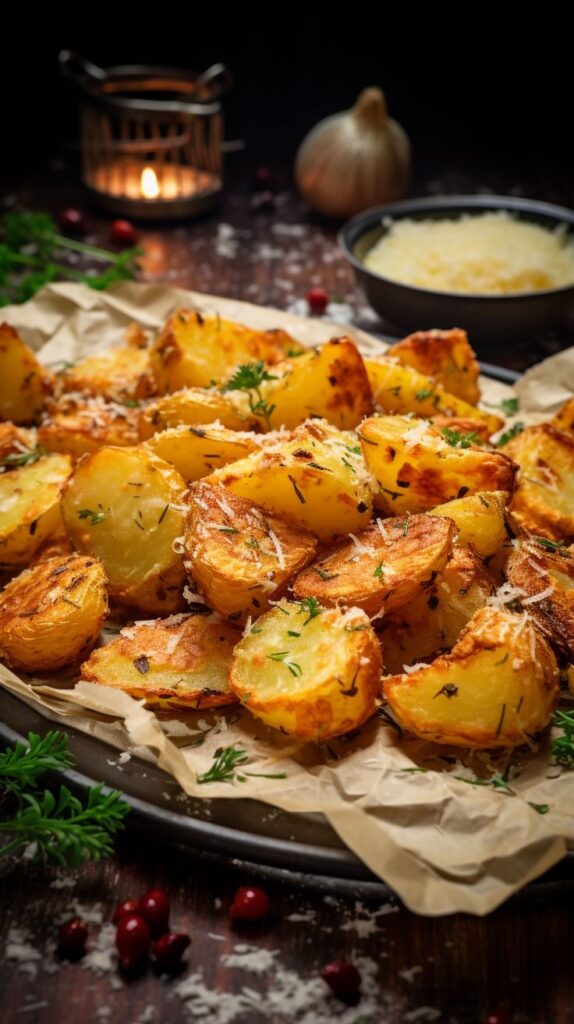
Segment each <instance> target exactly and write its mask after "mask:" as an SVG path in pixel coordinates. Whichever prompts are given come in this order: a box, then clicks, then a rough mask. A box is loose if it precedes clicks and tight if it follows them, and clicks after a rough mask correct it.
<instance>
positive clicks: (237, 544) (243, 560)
mask: <svg viewBox="0 0 574 1024" xmlns="http://www.w3.org/2000/svg"><path fill="white" fill-rule="evenodd" d="M316 548H317V540H316V538H315V537H313V536H312V534H310V533H307V531H306V530H302V529H301V528H300V527H297V526H292V525H291V524H289V523H286V522H284V521H283V520H282V519H280V518H279V517H278V516H275V515H273V514H272V513H269V512H264V511H263V509H261V508H259V507H258V506H257V505H254V504H253V503H252V502H250V501H247V499H246V498H240V497H239V496H238V495H237V494H233V493H232V492H231V491H229V490H227V489H226V488H225V487H222V486H218V487H213V486H211V485H210V484H206V483H198V484H195V485H194V486H193V487H192V488H191V489H190V509H189V514H188V518H187V524H186V530H185V550H186V559H185V564H186V568H187V570H188V572H189V573H190V574H191V576H192V577H193V579H194V580H195V581H196V583H198V585H199V586H200V588H201V590H202V593H203V595H204V597H205V598H206V600H207V602H208V604H209V605H210V607H212V608H215V609H216V611H218V612H221V613H222V615H228V616H232V617H233V618H234V619H235V618H238V619H242V620H243V619H245V617H246V616H247V615H252V616H254V617H255V616H256V615H259V614H260V613H261V612H262V611H265V610H266V609H267V608H268V607H269V601H270V600H271V599H272V598H277V596H278V595H279V594H281V593H282V591H283V590H284V589H285V587H286V585H287V583H288V582H289V580H291V579H292V578H293V576H294V575H295V573H296V572H298V570H299V569H301V568H302V567H303V566H304V565H306V564H307V563H308V562H309V561H310V560H311V558H313V555H314V554H315V550H316Z"/></svg>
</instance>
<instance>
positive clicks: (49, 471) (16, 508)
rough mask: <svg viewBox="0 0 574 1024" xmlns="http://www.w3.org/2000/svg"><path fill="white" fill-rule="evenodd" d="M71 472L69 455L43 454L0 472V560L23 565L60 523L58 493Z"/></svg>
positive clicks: (6, 563) (3, 563)
mask: <svg viewBox="0 0 574 1024" xmlns="http://www.w3.org/2000/svg"><path fill="white" fill-rule="evenodd" d="M71 472H72V460H71V458H70V456H69V455H45V456H42V457H41V458H39V459H37V460H36V461H34V462H30V463H29V464H27V465H25V466H21V467H20V468H18V469H14V470H11V471H10V473H4V474H2V475H0V564H1V566H2V568H6V567H7V566H18V565H27V563H28V562H29V561H30V559H31V558H32V557H33V556H34V554H35V552H36V551H38V549H39V548H40V547H41V546H42V544H44V542H45V541H46V540H47V539H48V538H49V537H51V536H52V535H53V534H55V533H57V532H58V530H59V529H61V526H62V519H61V516H60V494H61V493H62V489H63V487H64V484H65V483H66V480H67V479H68V477H69V476H70V474H71Z"/></svg>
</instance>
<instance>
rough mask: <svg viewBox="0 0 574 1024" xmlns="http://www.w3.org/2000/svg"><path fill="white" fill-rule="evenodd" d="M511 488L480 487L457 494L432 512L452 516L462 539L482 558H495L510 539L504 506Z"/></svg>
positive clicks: (433, 514) (436, 514)
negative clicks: (477, 489)
mask: <svg viewBox="0 0 574 1024" xmlns="http://www.w3.org/2000/svg"><path fill="white" fill-rule="evenodd" d="M509 498H510V495H509V494H508V492H507V491H479V492H478V493H477V494H468V495H467V496H466V497H465V498H455V499H454V500H453V501H447V503H446V504H445V505H439V506H438V508H433V509H431V511H430V513H429V514H430V515H431V516H448V518H449V519H452V521H453V523H455V524H456V526H457V527H458V540H459V543H460V544H464V546H465V547H472V548H473V549H474V551H476V553H477V555H480V557H481V558H492V556H493V555H495V554H496V553H497V552H498V551H500V549H501V548H502V547H503V546H504V544H505V542H506V540H507V539H508V530H507V529H506V520H505V517H504V509H505V507H506V504H507V502H508V500H509Z"/></svg>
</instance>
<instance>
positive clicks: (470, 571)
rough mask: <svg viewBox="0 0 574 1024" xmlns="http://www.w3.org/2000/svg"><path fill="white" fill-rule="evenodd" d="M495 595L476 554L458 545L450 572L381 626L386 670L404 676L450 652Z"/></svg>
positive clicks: (442, 574) (388, 617)
mask: <svg viewBox="0 0 574 1024" xmlns="http://www.w3.org/2000/svg"><path fill="white" fill-rule="evenodd" d="M494 590H495V587H494V583H493V580H492V579H491V576H490V574H489V573H488V572H487V571H486V569H485V568H484V565H483V563H482V562H481V560H480V558H478V556H477V555H476V554H475V553H474V551H471V550H470V549H468V548H463V547H460V546H459V545H455V546H454V548H453V552H452V555H451V557H450V558H449V560H448V562H447V564H446V567H445V568H444V569H443V570H442V572H440V573H439V574H438V576H437V577H436V578H435V579H434V581H433V582H432V585H431V586H429V587H428V588H427V589H426V590H425V591H424V592H421V593H419V594H417V595H416V596H415V597H414V598H413V599H412V600H411V601H409V603H408V604H406V605H404V606H403V607H402V608H401V609H400V611H397V612H393V613H391V614H390V615H385V616H384V617H383V620H382V622H377V624H376V625H377V632H378V633H379V636H381V638H382V641H383V650H384V655H385V670H386V671H388V672H392V673H398V672H402V670H403V666H404V665H412V664H413V663H414V662H418V661H422V660H423V659H427V658H431V657H434V656H435V655H437V654H442V653H443V652H444V651H447V650H449V648H451V647H452V646H453V645H454V644H455V643H456V641H457V640H458V638H459V636H460V633H461V632H462V630H463V628H464V627H465V626H466V624H467V622H468V621H469V620H470V619H471V618H472V616H473V615H474V613H475V612H477V611H478V610H479V608H484V606H485V605H486V603H487V601H488V598H489V597H490V596H491V595H492V594H493V593H494Z"/></svg>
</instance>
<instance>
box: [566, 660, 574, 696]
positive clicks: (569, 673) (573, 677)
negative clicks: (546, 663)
mask: <svg viewBox="0 0 574 1024" xmlns="http://www.w3.org/2000/svg"><path fill="white" fill-rule="evenodd" d="M565 675H566V684H567V686H568V689H569V690H570V693H571V694H572V696H573V697H574V665H568V667H567V668H566V672H565Z"/></svg>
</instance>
